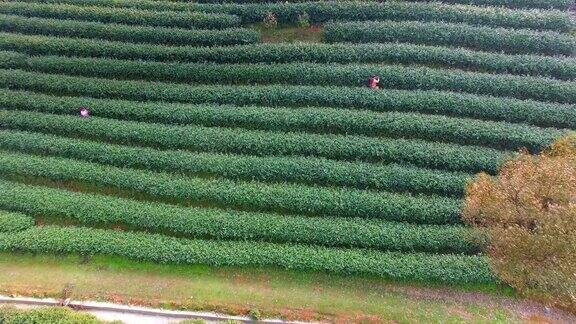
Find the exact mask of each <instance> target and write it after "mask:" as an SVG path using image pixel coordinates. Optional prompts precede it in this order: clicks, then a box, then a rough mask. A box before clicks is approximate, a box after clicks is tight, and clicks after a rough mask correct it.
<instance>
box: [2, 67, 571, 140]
mask: <svg viewBox="0 0 576 324" xmlns="http://www.w3.org/2000/svg"><path fill="white" fill-rule="evenodd" d="M0 85H1V86H2V87H4V88H10V89H25V90H31V91H39V92H43V93H49V94H56V95H76V96H90V97H95V98H122V99H129V100H136V101H166V102H182V103H217V104H234V105H239V106H245V105H253V104H258V105H264V106H281V107H303V106H304V107H306V106H316V107H338V108H347V109H366V110H372V111H380V112H383V111H403V112H420V113H431V114H441V115H449V116H461V117H473V118H476V119H484V120H497V121H508V122H514V123H526V124H532V125H536V126H545V127H566V128H572V129H576V109H574V107H573V106H571V105H564V104H553V103H543V102H536V101H529V100H518V99H508V98H495V97H490V96H478V95H471V94H464V93H454V92H440V91H408V90H392V89H382V90H380V91H373V90H372V89H369V88H367V87H364V88H361V87H354V88H351V87H319V86H287V85H283V86H282V85H278V86H270V85H267V86H262V85H259V86H226V85H216V86H207V85H203V86H191V85H185V84H174V83H159V82H145V81H120V80H112V79H101V78H87V77H73V76H66V75H59V74H44V73H38V72H26V71H21V70H2V69H0Z"/></svg>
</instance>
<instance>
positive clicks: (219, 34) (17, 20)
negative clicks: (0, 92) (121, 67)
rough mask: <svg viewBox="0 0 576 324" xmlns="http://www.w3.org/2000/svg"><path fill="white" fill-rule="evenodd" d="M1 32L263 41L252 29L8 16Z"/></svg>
mask: <svg viewBox="0 0 576 324" xmlns="http://www.w3.org/2000/svg"><path fill="white" fill-rule="evenodd" d="M0 30H3V31H9V32H18V33H25V34H41V35H52V36H68V37H84V38H98V39H107V40H115V41H123V42H133V43H154V44H168V45H192V44H193V45H196V46H207V45H235V44H247V43H256V42H259V41H260V33H259V32H258V31H256V30H254V29H249V28H230V29H222V30H203V29H200V30H190V29H182V28H166V27H149V26H129V25H121V24H105V23H99V22H89V21H78V20H58V19H47V18H35V17H32V18H27V17H21V16H14V15H4V14H0Z"/></svg>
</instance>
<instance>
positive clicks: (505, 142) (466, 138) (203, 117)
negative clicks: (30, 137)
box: [0, 89, 563, 151]
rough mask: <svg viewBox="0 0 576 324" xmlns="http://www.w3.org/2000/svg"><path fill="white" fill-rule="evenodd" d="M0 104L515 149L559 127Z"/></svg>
mask: <svg viewBox="0 0 576 324" xmlns="http://www.w3.org/2000/svg"><path fill="white" fill-rule="evenodd" d="M0 105H1V106H2V108H4V109H7V110H28V111H37V112H45V113H51V114H59V115H60V114H62V115H67V114H74V113H76V112H77V111H78V107H80V106H82V105H85V106H89V107H92V113H93V115H94V116H98V117H106V118H113V119H120V120H132V121H143V122H153V123H163V124H170V125H202V126H208V127H213V126H219V127H238V128H244V129H259V130H270V131H286V132H311V133H318V134H348V135H352V134H356V135H365V136H378V137H381V136H387V137H391V138H397V137H402V138H418V139H424V140H430V141H436V140H439V139H441V140H443V141H445V142H451V143H459V144H464V145H481V146H489V147H494V148H499V149H511V150H514V149H516V148H518V147H525V148H527V149H529V150H531V151H538V150H540V149H542V148H544V147H546V146H548V145H549V144H550V143H551V142H552V141H553V140H554V138H557V137H558V136H560V135H561V134H562V133H563V131H561V130H558V129H554V128H539V127H534V126H528V125H522V124H513V123H505V122H491V121H480V120H477V119H468V118H456V117H447V116H440V115H429V114H418V113H404V112H382V113H380V112H370V111H363V110H349V109H338V108H336V109H335V108H329V107H318V108H306V107H302V108H298V109H294V108H284V107H262V106H243V107H238V106H232V105H218V104H200V105H189V104H178V103H169V104H168V103H159V102H153V103H142V102H134V101H125V100H111V99H94V98H87V97H58V96H51V95H42V94H37V93H31V92H25V91H11V90H1V89H0Z"/></svg>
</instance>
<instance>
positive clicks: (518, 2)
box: [172, 0, 573, 10]
mask: <svg viewBox="0 0 576 324" xmlns="http://www.w3.org/2000/svg"><path fill="white" fill-rule="evenodd" d="M172 1H177V2H185V1H188V0H172ZM311 1H319V0H287V1H283V0H268V2H311ZM332 1H344V2H345V1H351V0H332ZM352 1H354V0H352ZM363 1H375V2H379V1H380V2H383V0H363ZM404 1H406V2H435V1H437V0H404ZM194 2H198V3H228V2H232V3H259V2H261V1H260V0H195V1H194ZM440 2H442V3H451V4H463V5H474V6H497V7H506V8H514V9H559V10H566V9H568V8H569V7H570V6H571V5H572V3H573V2H572V0H442V1H440Z"/></svg>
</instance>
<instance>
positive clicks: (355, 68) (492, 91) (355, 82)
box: [0, 52, 576, 104]
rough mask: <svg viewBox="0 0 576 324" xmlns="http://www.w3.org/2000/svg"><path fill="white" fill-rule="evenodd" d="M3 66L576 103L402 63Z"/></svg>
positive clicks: (40, 62) (11, 58)
mask: <svg viewBox="0 0 576 324" xmlns="http://www.w3.org/2000/svg"><path fill="white" fill-rule="evenodd" d="M0 55H2V56H3V57H4V59H3V60H2V62H0V67H11V68H21V69H31V70H34V71H41V72H47V73H63V74H71V75H82V76H92V77H110V78H114V79H144V80H152V81H172V82H182V83H199V84H275V83H282V84H301V85H316V86H362V87H364V86H365V84H366V80H367V79H368V78H369V77H370V76H371V75H374V74H377V75H379V76H380V82H381V83H382V84H383V85H385V86H386V88H392V89H408V90H412V89H414V90H417V89H419V90H448V91H457V92H467V93H473V94H481V95H491V96H496V97H512V98H518V99H533V100H541V101H551V102H559V103H567V104H570V103H576V86H574V83H571V82H563V81H557V80H551V79H548V78H534V77H524V76H508V75H493V74H487V73H470V72H461V71H439V70H437V69H432V68H425V67H419V68H414V67H404V66H399V65H390V66H382V65H352V64H346V65H337V64H311V63H288V64H273V65H270V64H209V63H188V64H183V63H162V62H150V61H148V62H142V61H132V60H116V59H103V58H68V57H62V56H32V57H29V56H26V55H23V54H21V53H14V52H0Z"/></svg>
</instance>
